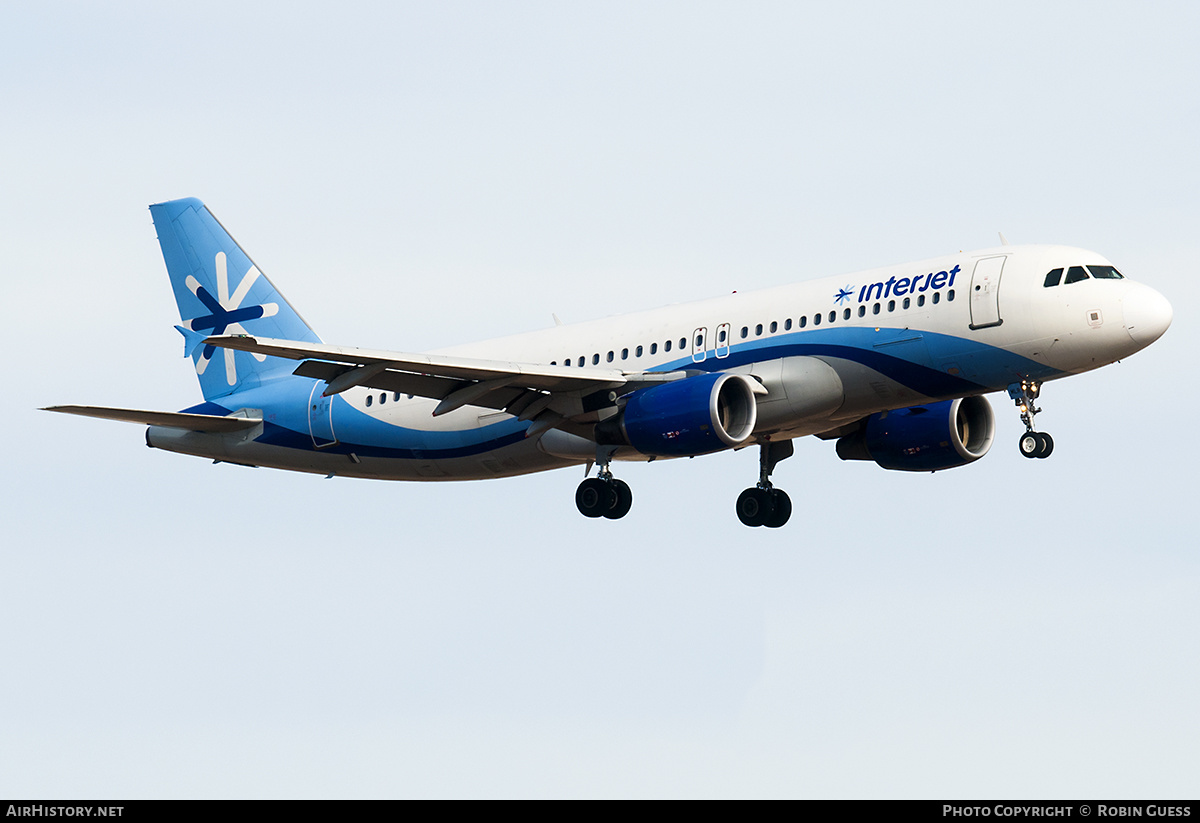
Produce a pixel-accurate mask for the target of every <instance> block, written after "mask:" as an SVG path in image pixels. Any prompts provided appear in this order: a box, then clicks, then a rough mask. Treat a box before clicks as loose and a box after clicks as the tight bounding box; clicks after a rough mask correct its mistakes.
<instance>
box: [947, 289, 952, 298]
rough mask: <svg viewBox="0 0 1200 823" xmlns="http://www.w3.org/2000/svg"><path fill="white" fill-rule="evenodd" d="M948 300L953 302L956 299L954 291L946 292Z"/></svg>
mask: <svg viewBox="0 0 1200 823" xmlns="http://www.w3.org/2000/svg"><path fill="white" fill-rule="evenodd" d="M946 299H947V300H953V299H954V289H950V290H949V291H947V292H946Z"/></svg>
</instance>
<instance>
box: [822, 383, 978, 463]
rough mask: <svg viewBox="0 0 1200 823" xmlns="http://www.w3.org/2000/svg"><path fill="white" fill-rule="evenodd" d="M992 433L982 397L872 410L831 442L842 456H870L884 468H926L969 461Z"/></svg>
mask: <svg viewBox="0 0 1200 823" xmlns="http://www.w3.org/2000/svg"><path fill="white" fill-rule="evenodd" d="M995 436H996V418H995V416H994V415H993V414H992V406H991V404H990V403H988V401H987V400H985V399H984V398H982V397H964V398H962V399H959V400H945V401H943V402H941V403H931V404H929V405H926V406H911V407H909V408H907V409H898V410H896V411H886V412H878V413H877V414H873V415H871V416H870V417H868V418H867V419H866V420H865V421H864V422H863V424H862V426H861V427H860V428H859V430H858V431H856V432H854V433H852V434H848V435H846V436H845V437H842V438H841V439H840V440H838V441H837V453H838V457H840V458H842V459H843V460H874V461H875V462H876V463H877V464H879V465H880V466H882V467H883V468H885V469H894V470H896V471H909V472H930V471H939V470H941V469H952V468H954V467H955V466H965V465H966V464H968V463H973V462H974V461H976V460H978V459H979V458H981V457H983V456H984V455H985V454H987V452H988V449H990V448H991V447H992V440H993V439H995Z"/></svg>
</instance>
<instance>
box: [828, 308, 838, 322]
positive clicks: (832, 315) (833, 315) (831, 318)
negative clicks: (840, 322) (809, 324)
mask: <svg viewBox="0 0 1200 823" xmlns="http://www.w3.org/2000/svg"><path fill="white" fill-rule="evenodd" d="M834 320H837V312H836V311H831V312H830V313H829V322H830V323H832V322H833V321H834Z"/></svg>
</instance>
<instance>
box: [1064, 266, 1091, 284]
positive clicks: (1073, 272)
mask: <svg viewBox="0 0 1200 823" xmlns="http://www.w3.org/2000/svg"><path fill="white" fill-rule="evenodd" d="M1087 279H1088V274H1087V271H1086V270H1085V269H1084V268H1083V266H1071V268H1070V269H1069V270H1068V271H1067V279H1066V280H1064V281H1063V282H1064V283H1078V282H1079V281H1080V280H1087Z"/></svg>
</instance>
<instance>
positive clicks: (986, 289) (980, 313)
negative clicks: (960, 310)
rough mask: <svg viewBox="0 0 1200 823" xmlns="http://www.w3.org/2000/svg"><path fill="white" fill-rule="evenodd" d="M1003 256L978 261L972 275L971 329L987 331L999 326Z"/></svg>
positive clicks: (1000, 321)
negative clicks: (989, 328)
mask: <svg viewBox="0 0 1200 823" xmlns="http://www.w3.org/2000/svg"><path fill="white" fill-rule="evenodd" d="M1006 259H1008V258H1006V257H1004V256H1003V255H1000V256H999V257H985V258H983V259H982V260H979V261H976V263H975V271H974V272H973V273H972V274H971V328H972V329H986V328H988V327H989V326H999V325H1000V324H1001V323H1003V322H1004V321H1003V320H1002V319H1001V318H1000V275H1001V274H1003V273H1004V261H1005V260H1006Z"/></svg>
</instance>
